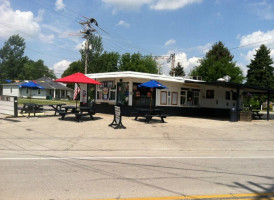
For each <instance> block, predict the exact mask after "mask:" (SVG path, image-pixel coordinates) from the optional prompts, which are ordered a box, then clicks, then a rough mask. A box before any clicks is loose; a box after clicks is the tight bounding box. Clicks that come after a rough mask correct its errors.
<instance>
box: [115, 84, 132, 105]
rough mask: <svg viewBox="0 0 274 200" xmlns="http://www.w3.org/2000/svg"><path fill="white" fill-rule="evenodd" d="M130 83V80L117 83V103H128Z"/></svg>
mask: <svg viewBox="0 0 274 200" xmlns="http://www.w3.org/2000/svg"><path fill="white" fill-rule="evenodd" d="M128 94H129V84H128V82H119V83H117V104H120V105H128Z"/></svg>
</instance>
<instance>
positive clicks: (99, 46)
mask: <svg viewBox="0 0 274 200" xmlns="http://www.w3.org/2000/svg"><path fill="white" fill-rule="evenodd" d="M88 44H89V46H90V47H91V48H89V50H88V52H87V56H88V66H87V73H96V72H100V67H101V64H100V63H99V60H100V58H99V57H100V56H101V55H102V53H103V50H104V48H103V43H102V37H100V36H96V35H94V34H91V35H90V36H89V38H88ZM80 53H81V57H82V62H83V64H85V60H86V50H85V48H84V49H81V50H80Z"/></svg>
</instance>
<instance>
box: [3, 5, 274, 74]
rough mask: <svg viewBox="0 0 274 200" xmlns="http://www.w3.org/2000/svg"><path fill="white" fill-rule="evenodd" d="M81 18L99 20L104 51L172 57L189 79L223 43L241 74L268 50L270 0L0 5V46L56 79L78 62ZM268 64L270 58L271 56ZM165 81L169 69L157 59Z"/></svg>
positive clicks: (273, 36) (272, 20)
mask: <svg viewBox="0 0 274 200" xmlns="http://www.w3.org/2000/svg"><path fill="white" fill-rule="evenodd" d="M82 16H85V17H92V18H95V19H96V20H97V21H98V24H99V26H100V27H101V28H102V29H103V30H105V31H106V32H107V33H105V32H103V31H101V30H100V29H99V31H98V34H99V35H100V36H102V38H103V44H104V50H106V51H115V52H119V53H120V54H123V53H127V52H129V53H135V52H140V53H142V54H143V55H147V54H151V55H153V56H166V57H168V56H169V55H170V54H171V53H175V58H176V63H177V62H180V63H181V64H182V65H183V66H184V68H185V71H186V72H187V73H188V72H189V71H190V70H191V69H192V68H193V67H194V66H196V65H197V64H198V63H197V61H198V60H199V59H200V58H202V57H204V55H205V53H206V52H207V51H208V50H209V49H210V48H211V46H212V45H213V44H214V43H216V42H218V41H222V42H223V43H224V44H225V46H226V47H228V48H229V49H231V53H232V54H233V55H234V61H235V62H236V63H237V65H238V66H240V67H241V68H242V70H243V71H244V73H246V70H247V69H246V65H248V64H249V63H250V59H253V55H254V54H255V52H256V51H255V50H256V49H257V48H258V47H259V46H260V45H261V44H266V46H267V47H268V48H270V49H273V48H274V26H273V24H274V1H273V0H261V1H260V0H138V1H137V0H133V1H131V0H77V1H75V0H24V1H22V0H0V47H2V46H3V44H4V42H5V41H6V40H7V39H8V38H9V36H11V35H13V34H19V35H20V36H22V37H23V38H25V40H26V50H25V55H26V56H28V57H30V58H31V59H33V60H38V59H42V60H44V62H45V64H46V65H47V66H48V67H49V68H52V69H54V71H55V74H56V75H57V76H58V77H60V75H61V74H62V73H63V71H64V70H65V69H66V68H67V67H68V65H69V64H70V63H71V62H73V61H76V60H78V59H80V53H79V48H81V45H82V43H83V41H84V39H83V38H80V37H77V36H73V35H75V34H77V33H79V32H80V31H81V30H82V27H81V26H80V24H79V23H78V22H80V21H81V20H84V18H83V17H82ZM271 56H272V58H274V51H273V50H272V51H271ZM158 62H159V66H161V67H162V72H163V73H165V74H167V73H168V71H169V70H170V63H167V62H166V58H163V59H158Z"/></svg>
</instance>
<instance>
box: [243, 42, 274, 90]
mask: <svg viewBox="0 0 274 200" xmlns="http://www.w3.org/2000/svg"><path fill="white" fill-rule="evenodd" d="M270 53H271V50H270V49H268V48H267V47H266V46H265V45H264V44H263V45H261V46H260V48H259V49H258V50H256V54H255V55H254V56H255V57H254V59H253V60H251V63H250V64H249V65H248V66H247V68H248V71H247V80H246V84H248V85H253V86H261V87H266V88H269V87H270V88H274V68H273V66H272V64H273V60H272V59H271V57H270Z"/></svg>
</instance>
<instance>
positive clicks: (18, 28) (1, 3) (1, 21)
mask: <svg viewBox="0 0 274 200" xmlns="http://www.w3.org/2000/svg"><path fill="white" fill-rule="evenodd" d="M42 16H43V11H42V10H40V11H39V13H38V17H36V18H35V17H34V14H33V13H32V12H31V11H26V12H25V11H20V10H15V11H14V10H13V9H12V8H11V5H10V2H9V1H8V0H0V27H1V28H0V37H1V38H3V39H7V38H8V37H10V36H11V35H14V34H20V35H23V37H24V38H25V39H31V38H38V39H40V40H42V41H45V42H52V40H53V39H54V35H49V36H47V35H44V34H42V33H41V29H40V25H39V23H38V22H40V21H41V20H42Z"/></svg>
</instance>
